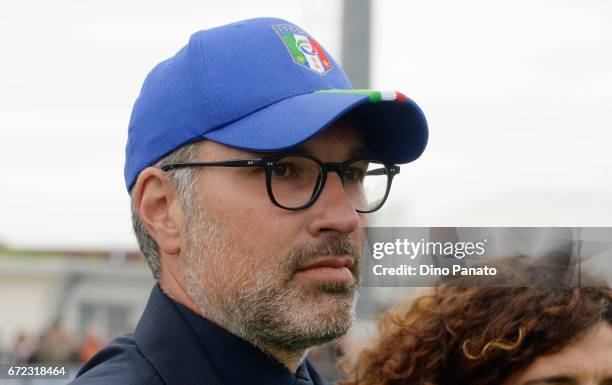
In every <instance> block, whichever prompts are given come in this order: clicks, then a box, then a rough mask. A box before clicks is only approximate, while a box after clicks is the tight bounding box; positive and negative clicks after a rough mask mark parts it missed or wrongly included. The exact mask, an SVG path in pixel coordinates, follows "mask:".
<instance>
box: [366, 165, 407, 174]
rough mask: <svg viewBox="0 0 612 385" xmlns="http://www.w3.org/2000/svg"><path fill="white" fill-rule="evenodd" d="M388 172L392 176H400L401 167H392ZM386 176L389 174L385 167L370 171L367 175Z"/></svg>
mask: <svg viewBox="0 0 612 385" xmlns="http://www.w3.org/2000/svg"><path fill="white" fill-rule="evenodd" d="M388 170H389V173H390V174H399V171H400V167H399V166H390V167H389V168H388ZM386 174H387V168H385V167H381V168H377V169H375V170H370V171H368V172H367V173H366V175H386Z"/></svg>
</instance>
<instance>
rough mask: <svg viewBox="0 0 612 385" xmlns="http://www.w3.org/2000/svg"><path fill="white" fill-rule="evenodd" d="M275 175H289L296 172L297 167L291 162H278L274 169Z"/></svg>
mask: <svg viewBox="0 0 612 385" xmlns="http://www.w3.org/2000/svg"><path fill="white" fill-rule="evenodd" d="M273 172H274V176H279V177H288V176H291V175H292V174H295V167H293V165H291V164H277V165H275V166H274V169H273Z"/></svg>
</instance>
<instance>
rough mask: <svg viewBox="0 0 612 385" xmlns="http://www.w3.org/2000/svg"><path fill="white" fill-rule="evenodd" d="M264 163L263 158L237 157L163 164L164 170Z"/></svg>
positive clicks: (259, 164) (244, 165) (246, 165)
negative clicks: (212, 160)
mask: <svg viewBox="0 0 612 385" xmlns="http://www.w3.org/2000/svg"><path fill="white" fill-rule="evenodd" d="M263 165H264V160H263V159H236V160H225V161H222V162H189V163H173V164H166V165H163V166H161V169H162V170H164V171H170V170H176V169H178V168H184V167H194V166H195V167H198V166H202V167H204V166H207V167H208V166H218V167H259V166H263Z"/></svg>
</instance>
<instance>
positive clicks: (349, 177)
mask: <svg viewBox="0 0 612 385" xmlns="http://www.w3.org/2000/svg"><path fill="white" fill-rule="evenodd" d="M364 176H365V170H362V169H360V168H357V167H351V168H348V169H347V170H346V171H345V172H344V180H345V181H347V182H361V181H362V180H363V178H364Z"/></svg>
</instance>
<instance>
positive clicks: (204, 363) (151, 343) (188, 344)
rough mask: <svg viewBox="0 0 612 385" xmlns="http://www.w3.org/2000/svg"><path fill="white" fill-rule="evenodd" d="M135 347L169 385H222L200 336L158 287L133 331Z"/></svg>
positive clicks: (153, 291)
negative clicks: (201, 343)
mask: <svg viewBox="0 0 612 385" xmlns="http://www.w3.org/2000/svg"><path fill="white" fill-rule="evenodd" d="M134 340H135V342H136V345H137V346H138V348H139V349H140V351H141V352H142V354H143V355H144V356H145V357H146V359H147V360H148V361H149V362H150V363H151V365H152V366H153V367H154V368H155V370H156V371H157V372H158V373H159V375H160V376H161V378H162V379H163V381H164V383H165V384H167V385H198V384H201V383H202V381H203V380H204V379H205V382H206V384H207V385H223V383H222V382H221V379H220V377H219V375H218V373H217V372H216V370H215V368H214V367H213V366H212V364H211V361H210V357H208V355H207V354H206V352H205V351H204V350H203V349H202V347H201V346H200V344H199V343H198V338H197V336H195V335H194V333H193V332H192V330H191V328H190V327H189V325H188V324H187V322H186V321H185V319H184V318H183V317H182V316H181V314H180V313H179V312H178V311H177V309H176V307H175V306H174V305H173V304H172V300H171V299H170V298H169V297H168V296H166V295H165V294H164V293H162V291H161V288H160V287H159V285H155V287H154V288H153V290H152V291H151V296H150V297H149V302H148V303H147V306H146V308H145V311H144V313H143V315H142V317H141V318H140V321H139V322H138V325H137V326H136V330H135V331H134Z"/></svg>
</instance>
